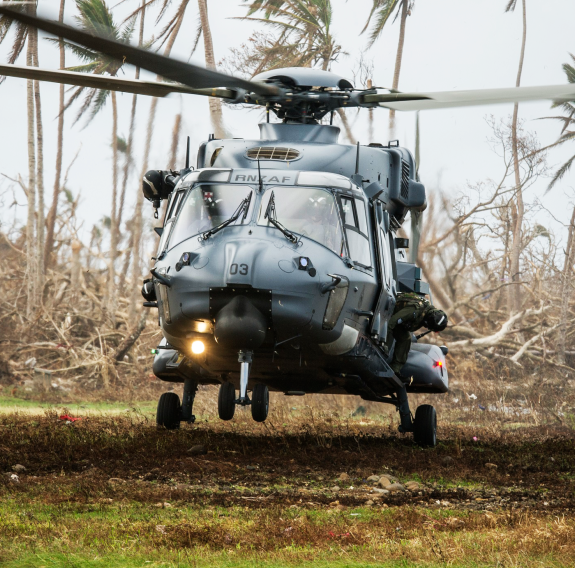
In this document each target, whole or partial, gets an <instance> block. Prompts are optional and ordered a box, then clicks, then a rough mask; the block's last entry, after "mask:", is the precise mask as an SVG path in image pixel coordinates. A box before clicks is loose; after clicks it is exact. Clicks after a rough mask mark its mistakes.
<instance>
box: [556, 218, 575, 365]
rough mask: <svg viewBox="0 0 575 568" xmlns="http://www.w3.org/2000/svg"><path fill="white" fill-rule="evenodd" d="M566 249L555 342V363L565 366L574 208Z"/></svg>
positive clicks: (574, 237) (574, 232)
mask: <svg viewBox="0 0 575 568" xmlns="http://www.w3.org/2000/svg"><path fill="white" fill-rule="evenodd" d="M568 235H569V236H568V237H567V248H566V250H565V262H564V264H563V274H562V275H561V316H560V327H559V338H558V340H557V363H559V364H560V365H565V339H566V335H567V318H568V317H569V296H570V295H571V294H570V292H571V268H572V266H573V257H574V254H573V249H574V248H575V207H574V208H573V214H572V215H571V223H570V224H569V233H568Z"/></svg>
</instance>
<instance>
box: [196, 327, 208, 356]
mask: <svg viewBox="0 0 575 568" xmlns="http://www.w3.org/2000/svg"><path fill="white" fill-rule="evenodd" d="M197 329H198V331H199V332H200V333H204V332H205V331H207V329H208V324H207V323H206V322H205V321H200V322H198V325H197ZM202 351H203V349H202ZM200 353H201V351H200Z"/></svg>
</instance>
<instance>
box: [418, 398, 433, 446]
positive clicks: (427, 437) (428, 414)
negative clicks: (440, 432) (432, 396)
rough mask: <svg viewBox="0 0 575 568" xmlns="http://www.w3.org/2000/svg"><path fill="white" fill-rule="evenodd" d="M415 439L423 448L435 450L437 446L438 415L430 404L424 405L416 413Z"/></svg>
mask: <svg viewBox="0 0 575 568" xmlns="http://www.w3.org/2000/svg"><path fill="white" fill-rule="evenodd" d="M413 439H414V440H415V443H416V444H418V445H419V446H422V447H423V448H434V447H435V445H436V444H437V414H436V412H435V408H433V406H431V405H430V404H422V405H421V406H418V407H417V410H416V411H415V420H414V421H413Z"/></svg>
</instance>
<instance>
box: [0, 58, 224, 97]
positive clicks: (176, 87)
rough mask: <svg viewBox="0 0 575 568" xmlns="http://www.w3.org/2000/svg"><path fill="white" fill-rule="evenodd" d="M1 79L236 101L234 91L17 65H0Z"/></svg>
mask: <svg viewBox="0 0 575 568" xmlns="http://www.w3.org/2000/svg"><path fill="white" fill-rule="evenodd" d="M0 76H7V77H19V78H21V79H34V80H37V81H49V82H51V83H64V84H65V85H76V86H77V87H90V88H94V89H103V90H106V91H119V92H121V93H134V94H136V95H148V96H150V97H165V96H166V95H169V94H170V93H185V94H188V95H204V96H208V97H220V98H223V99H234V98H235V91H231V90H229V89H191V88H190V87H186V86H185V85H181V84H178V83H159V82H157V81H139V80H136V79H123V78H121V77H110V76H109V75H93V74H91V73H76V72H74V71H54V70H51V69H40V68H38V67H22V66H19V65H0Z"/></svg>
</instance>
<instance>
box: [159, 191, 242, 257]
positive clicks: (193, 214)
mask: <svg viewBox="0 0 575 568" xmlns="http://www.w3.org/2000/svg"><path fill="white" fill-rule="evenodd" d="M251 192H252V188H251V187H248V186H245V185H223V184H222V185H200V186H197V187H194V188H193V189H192V190H191V191H190V192H189V193H188V196H187V197H186V199H185V201H184V204H183V205H182V206H181V211H180V215H179V217H178V219H177V221H176V226H175V227H174V230H173V233H172V235H171V236H170V246H173V245H176V244H178V243H179V242H181V241H183V240H185V239H187V238H189V237H192V236H194V235H197V234H199V233H205V232H206V231H209V230H210V229H213V228H214V227H217V226H218V225H220V224H221V223H223V222H224V221H227V220H228V219H229V218H230V217H231V216H232V215H233V214H234V212H235V211H236V209H237V208H238V206H239V205H240V203H241V202H242V200H243V199H245V198H246V197H248V196H249V195H250V193H251ZM249 215H250V213H249V211H248V214H247V216H246V217H247V220H246V221H245V222H249ZM242 222H244V217H243V215H242V216H240V217H239V219H237V221H235V224H238V225H239V224H242Z"/></svg>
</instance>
